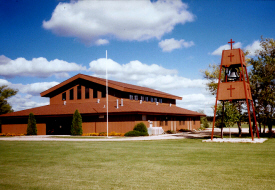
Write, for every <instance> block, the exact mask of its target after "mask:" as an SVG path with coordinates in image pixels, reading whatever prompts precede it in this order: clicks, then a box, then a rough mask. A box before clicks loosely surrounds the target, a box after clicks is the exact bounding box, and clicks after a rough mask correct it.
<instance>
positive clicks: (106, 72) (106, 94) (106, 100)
mask: <svg viewBox="0 0 275 190" xmlns="http://www.w3.org/2000/svg"><path fill="white" fill-rule="evenodd" d="M107 68H108V67H107V50H106V103H107V138H108V137H109V136H108V127H109V126H108V124H109V123H108V120H109V118H108V69H107Z"/></svg>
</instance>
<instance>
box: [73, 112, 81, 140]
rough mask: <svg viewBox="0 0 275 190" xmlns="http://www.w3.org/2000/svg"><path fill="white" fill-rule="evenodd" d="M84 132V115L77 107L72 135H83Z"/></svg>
mask: <svg viewBox="0 0 275 190" xmlns="http://www.w3.org/2000/svg"><path fill="white" fill-rule="evenodd" d="M82 132H83V131H82V117H81V115H80V113H79V112H78V110H77V109H76V110H75V112H74V116H73V121H72V126H71V135H82Z"/></svg>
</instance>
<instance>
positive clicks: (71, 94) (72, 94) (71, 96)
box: [70, 88, 74, 100]
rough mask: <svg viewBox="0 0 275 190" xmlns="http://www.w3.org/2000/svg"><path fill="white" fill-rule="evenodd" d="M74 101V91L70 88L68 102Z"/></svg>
mask: <svg viewBox="0 0 275 190" xmlns="http://www.w3.org/2000/svg"><path fill="white" fill-rule="evenodd" d="M73 99H74V89H73V88H72V89H71V90H70V100H73Z"/></svg>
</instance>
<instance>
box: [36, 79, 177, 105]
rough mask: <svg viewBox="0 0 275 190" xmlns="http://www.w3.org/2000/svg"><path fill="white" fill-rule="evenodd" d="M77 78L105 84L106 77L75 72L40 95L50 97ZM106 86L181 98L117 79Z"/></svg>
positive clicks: (151, 94)
mask: <svg viewBox="0 0 275 190" xmlns="http://www.w3.org/2000/svg"><path fill="white" fill-rule="evenodd" d="M79 78H80V79H84V80H87V81H90V82H94V83H97V84H101V85H104V86H106V79H102V78H98V77H92V76H88V75H83V74H77V75H75V76H73V77H71V78H69V79H67V80H65V81H63V82H62V83H60V84H58V85H56V86H54V87H52V88H50V89H48V90H46V91H44V92H42V93H40V95H41V96H42V97H50V96H49V95H50V93H52V92H53V91H55V90H57V89H59V88H61V87H62V86H64V85H66V84H69V83H71V82H73V81H75V80H77V79H79ZM108 86H109V87H110V88H114V89H117V90H120V91H122V92H130V93H136V94H144V95H149V96H157V97H162V98H169V99H177V100H182V97H179V96H175V95H172V94H168V93H165V92H161V91H158V90H154V89H151V88H146V87H141V86H137V85H132V84H127V83H122V82H117V81H113V80H108Z"/></svg>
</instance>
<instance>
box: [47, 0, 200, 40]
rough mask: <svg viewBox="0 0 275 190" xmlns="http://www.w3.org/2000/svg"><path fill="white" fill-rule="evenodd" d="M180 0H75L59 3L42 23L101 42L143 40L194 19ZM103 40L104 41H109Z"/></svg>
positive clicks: (82, 38)
mask: <svg viewBox="0 0 275 190" xmlns="http://www.w3.org/2000/svg"><path fill="white" fill-rule="evenodd" d="M187 9H188V6H187V4H185V3H182V2H181V1H174V0H168V1H164V0H160V1H157V2H151V1H150V0H146V1H145V0H144V1H77V2H75V1H72V2H70V3H59V4H58V5H57V7H56V8H55V10H54V12H53V13H52V17H51V19H50V20H49V21H43V27H44V28H45V29H47V30H51V31H52V32H53V33H55V34H57V35H60V36H71V37H76V38H79V39H80V40H81V41H82V42H84V43H85V44H91V43H92V44H96V42H97V45H101V44H100V43H99V44H98V40H99V39H101V38H102V37H104V38H113V37H115V38H117V39H120V40H129V41H131V40H137V41H143V40H148V39H151V38H157V39H160V38H161V37H162V36H163V35H164V34H166V33H169V32H171V31H172V30H173V29H174V27H175V25H177V24H185V23H186V22H192V21H194V19H195V16H194V15H193V14H192V13H191V12H189V11H188V10H187ZM106 42H107V41H104V43H103V44H106Z"/></svg>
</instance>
